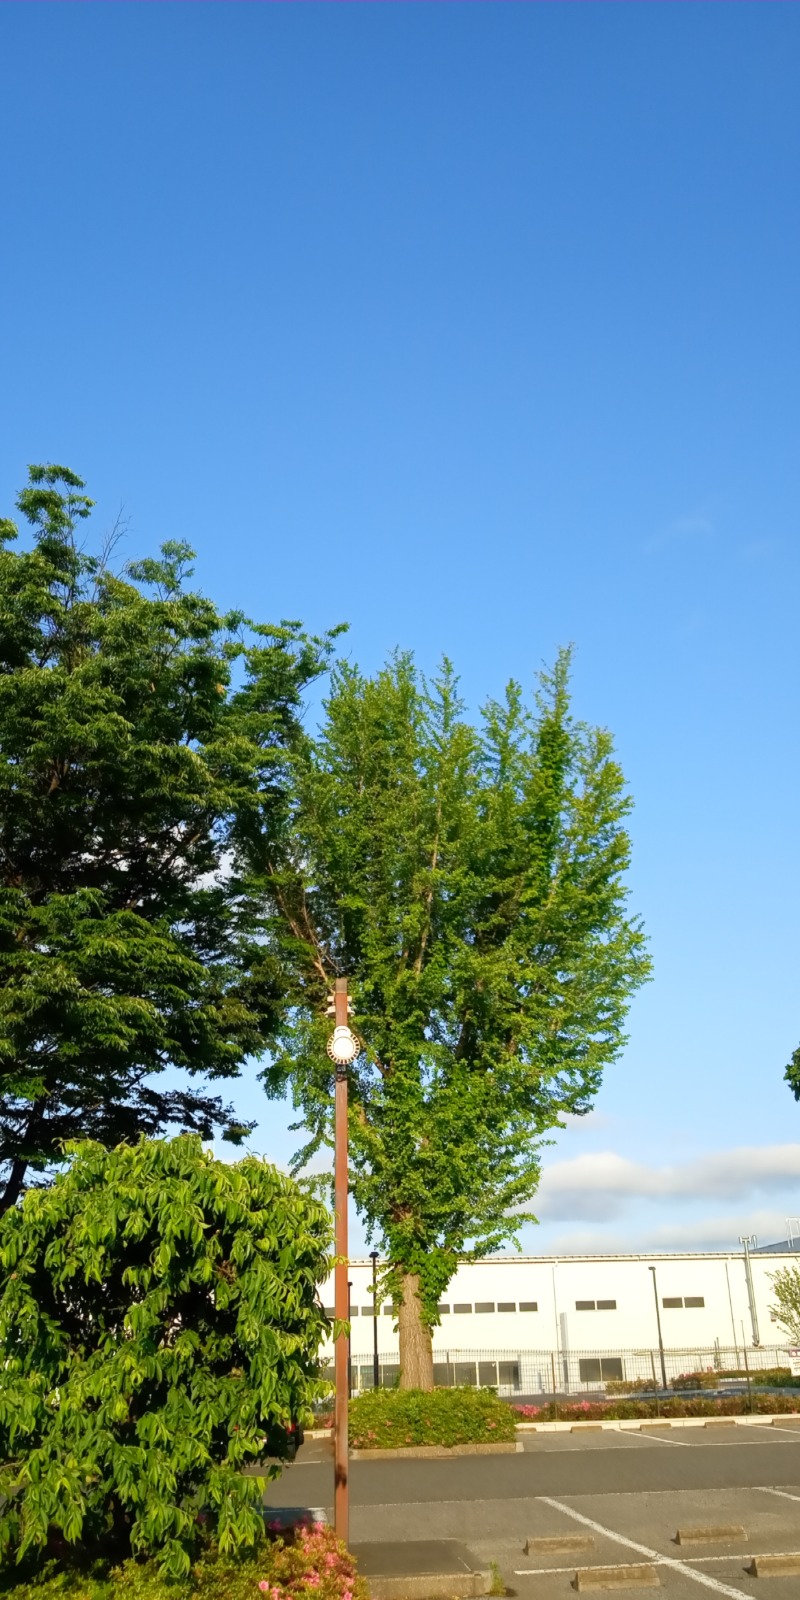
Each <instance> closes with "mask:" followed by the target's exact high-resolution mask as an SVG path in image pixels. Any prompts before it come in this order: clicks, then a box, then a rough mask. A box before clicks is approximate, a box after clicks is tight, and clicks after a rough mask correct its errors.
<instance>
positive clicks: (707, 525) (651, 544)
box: [643, 512, 715, 552]
mask: <svg viewBox="0 0 800 1600" xmlns="http://www.w3.org/2000/svg"><path fill="white" fill-rule="evenodd" d="M714 531H715V530H714V524H713V522H712V521H711V519H710V517H707V516H703V515H702V514H701V513H699V512H696V513H692V514H691V515H690V516H685V517H674V518H673V519H672V521H671V522H668V523H667V524H666V525H665V526H664V527H663V528H660V529H659V530H658V532H657V533H653V534H651V535H650V537H649V538H648V539H645V541H644V547H643V548H644V549H645V550H646V551H648V552H652V551H655V550H665V549H667V547H668V546H669V545H675V544H696V543H698V542H700V543H704V542H705V541H706V540H707V539H710V538H711V537H712V536H713V534H714Z"/></svg>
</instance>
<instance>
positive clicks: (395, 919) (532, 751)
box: [257, 654, 649, 1388]
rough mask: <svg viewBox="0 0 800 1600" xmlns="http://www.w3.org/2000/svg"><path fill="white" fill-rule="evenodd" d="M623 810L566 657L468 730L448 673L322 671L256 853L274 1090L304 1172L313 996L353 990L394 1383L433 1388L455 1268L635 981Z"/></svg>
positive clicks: (363, 1194)
mask: <svg viewBox="0 0 800 1600" xmlns="http://www.w3.org/2000/svg"><path fill="white" fill-rule="evenodd" d="M630 806H631V800H630V797H629V795H628V794H627V792H626V788H625V783H624V779H623V775H622V772H621V770H620V767H619V764H618V762H617V760H616V759H615V756H614V752H613V744H612V739H611V736H610V734H609V733H608V732H607V731H606V730H605V729H602V728H593V727H587V726H585V725H583V724H582V723H580V722H578V721H576V720H574V718H573V715H572V712H571V707H570V689H569V658H568V655H566V654H565V655H562V656H561V657H559V659H558V662H557V664H556V666H555V668H554V670H553V671H552V673H549V674H545V675H543V677H542V679H541V682H540V684H539V690H538V694H537V695H536V697H535V698H534V700H533V701H532V702H531V703H527V702H526V700H525V698H524V696H523V694H522V692H521V690H520V688H519V686H518V685H517V684H515V683H511V684H510V685H509V687H508V689H507V692H506V695H505V698H504V699H503V700H502V701H501V702H494V701H492V702H490V703H489V704H487V706H486V707H485V709H484V711H483V713H482V716H481V718H480V720H479V722H478V723H477V724H475V723H472V722H470V721H469V720H468V719H467V718H466V716H465V713H464V707H463V705H462V703H461V701H460V699H459V694H458V688H457V683H456V679H455V676H454V673H453V671H452V669H451V667H450V666H449V665H447V664H445V666H444V667H443V669H442V671H441V673H440V674H439V676H438V677H437V678H436V679H435V681H433V682H432V683H427V682H426V681H425V679H424V677H423V676H421V674H420V673H419V671H418V670H417V669H416V667H415V665H414V662H413V660H412V659H411V658H410V657H409V656H408V655H400V656H398V657H396V658H395V659H393V660H392V661H390V663H389V664H388V665H387V666H386V667H385V668H384V669H383V670H382V671H380V672H378V673H377V675H376V676H374V677H372V678H369V677H365V676H363V675H362V674H361V673H360V672H359V671H358V669H357V668H356V667H355V666H352V665H349V664H346V663H345V664H342V665H339V666H337V667H336V669H335V671H334V674H333V679H332V687H331V692H330V695H329V697H328V699H327V701H326V703H325V708H324V718H323V721H322V725H321V727H320V730H319V732H318V734H317V735H316V736H312V735H310V734H309V735H308V736H306V737H305V738H304V739H302V740H300V741H299V743H298V744H297V745H296V746H295V749H294V756H293V782H292V792H291V804H290V806H289V807H288V809H287V812H286V815H285V819H284V826H283V828H282V830H280V831H279V832H276V833H275V834H274V835H273V837H272V839H271V840H270V841H267V842H265V846H264V848H263V850H262V852H261V854H260V857H259V859H258V863H257V866H258V870H259V871H260V874H261V877H262V881H263V885H264V893H265V896H266V897H267V900H268V903H269V908H270V910H271V931H270V937H271V941H272V945H273V947H274V949H275V950H276V952H277V953H279V957H280V962H281V964H282V965H283V966H284V968H285V969H286V970H287V971H288V972H289V973H290V974H291V978H290V986H289V999H290V1001H291V1010H290V1013H289V1022H288V1025H287V1027H286V1028H285V1030H284V1032H283V1035H282V1039H281V1048H280V1049H279V1050H278V1052H277V1053H276V1054H275V1056H274V1058H273V1059H272V1060H271V1061H270V1063H269V1065H268V1067H267V1068H266V1070H265V1073H264V1081H265V1085H266V1088H267V1091H268V1093H270V1094H273V1095H277V1094H280V1093H283V1092H285V1089H286V1086H287V1084H290V1085H291V1088H292V1093H293V1096H294V1101H295V1104H296V1106H297V1108H298V1109H299V1111H300V1114H301V1119H302V1122H303V1123H304V1125H305V1127H306V1128H307V1130H308V1139H307V1142H306V1143H305V1145H304V1147H303V1149H302V1150H301V1151H300V1152H299V1153H298V1158H297V1159H298V1164H299V1165H302V1164H303V1163H305V1162H307V1161H308V1160H309V1159H310V1158H311V1157H312V1156H313V1154H314V1153H315V1152H316V1151H317V1150H319V1149H320V1147H322V1146H325V1145H330V1143H331V1138H332V1127H331V1118H332V1104H333V1096H332V1079H331V1066H330V1062H329V1061H328V1059H327V1056H326V1053H325V1039H326V1033H327V1030H328V1027H329V1024H328V1023H327V1022H326V1019H325V997H326V992H327V989H328V988H329V986H330V983H331V979H332V978H333V977H334V976H336V975H344V976H346V977H347V978H348V980H349V985H350V991H351V993H352V996H353V1001H354V1026H355V1028H356V1029H357V1031H358V1034H359V1036H360V1038H361V1041H362V1044H363V1050H362V1052H361V1054H360V1056H359V1058H358V1060H357V1061H356V1063H355V1064H354V1067H353V1069H352V1071H351V1074H350V1149H351V1160H352V1170H351V1180H352V1190H353V1194H354V1196H355V1200H356V1204H357V1206H358V1208H359V1210H360V1212H361V1213H362V1215H363V1216H364V1218H365V1219H366V1224H367V1229H368V1231H369V1234H370V1237H371V1238H373V1239H375V1240H376V1241H378V1242H379V1244H380V1246H381V1247H382V1248H383V1250H384V1251H385V1253H386V1255H387V1258H388V1263H389V1267H388V1273H387V1276H386V1278H385V1281H384V1284H383V1292H384V1293H387V1294H391V1296H392V1297H393V1299H394V1300H395V1302H396V1305H397V1312H398V1319H399V1336H400V1360H401V1369H402V1378H401V1382H402V1383H403V1384H404V1385H406V1386H409V1387H422V1388H427V1387H430V1386H431V1384H432V1382H433V1366H432V1344H431V1330H432V1329H433V1327H434V1326H435V1325H436V1324H437V1322H438V1318H439V1312H438V1305H439V1302H440V1300H441V1296H442V1295H443V1293H444V1290H445V1289H446V1286H447V1284H448V1282H449V1281H450V1278H451V1277H452V1275H453V1273H454V1271H455V1269H456V1266H457V1265H458V1263H459V1261H461V1260H463V1259H465V1258H469V1257H475V1256H477V1255H482V1254H485V1253H487V1252H490V1251H493V1250H495V1249H497V1248H498V1247H499V1246H501V1245H502V1244H503V1243H505V1242H507V1241H509V1240H511V1239H513V1238H514V1236H515V1235H516V1233H517V1231H518V1229H519V1227H520V1224H521V1223H522V1222H523V1221H524V1220H526V1218H527V1217H528V1216H529V1215H530V1213H529V1211H528V1207H529V1204H530V1201H531V1198H532V1196H533V1195H534V1193H535V1190H536V1187H537V1183H538V1179H539V1172H540V1149H541V1143H542V1139H543V1136H544V1135H545V1134H546V1133H547V1131H548V1130H549V1129H553V1128H557V1127H559V1126H560V1125H562V1119H563V1118H564V1116H565V1115H566V1114H567V1113H570V1114H581V1113H583V1112H585V1111H586V1110H587V1109H588V1108H589V1107H590V1105H591V1104H592V1100H593V1097H594V1096H595V1094H596V1092H597V1089H598V1087H599V1084H600V1081H601V1076H602V1072H603V1069H604V1068H605V1067H606V1066H607V1065H608V1064H609V1063H610V1062H612V1061H613V1060H614V1058H615V1057H616V1056H617V1055H618V1053H619V1051H620V1049H621V1048H622V1045H623V1043H624V1041H625V1034H624V1023H625V1016H626V1012H627V1009H628V1005H629V1002H630V998H631V996H632V994H633V993H634V991H635V990H636V988H637V987H638V986H639V985H640V984H641V983H643V982H644V980H645V979H646V978H647V976H648V973H649V959H648V955H647V950H646V941H645V936H644V933H643V930H642V927H641V925H640V922H639V920H638V919H637V918H636V917H635V916H631V915H630V914H629V913H628V910H627V905H626V899H627V891H626V884H625V874H626V869H627V867H628V862H629V856H630V841H629V837H628V833H627V829H626V818H627V815H628V812H629V810H630Z"/></svg>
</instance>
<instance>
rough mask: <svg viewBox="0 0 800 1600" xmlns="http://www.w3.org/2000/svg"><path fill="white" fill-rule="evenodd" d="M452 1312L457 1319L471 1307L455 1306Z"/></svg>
mask: <svg viewBox="0 0 800 1600" xmlns="http://www.w3.org/2000/svg"><path fill="white" fill-rule="evenodd" d="M453 1310H454V1312H455V1314H456V1316H457V1317H458V1316H463V1315H464V1313H465V1312H470V1311H471V1310H472V1306H465V1305H460V1306H459V1305H455V1306H453ZM473 1382H474V1379H473Z"/></svg>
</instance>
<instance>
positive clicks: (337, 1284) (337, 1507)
mask: <svg viewBox="0 0 800 1600" xmlns="http://www.w3.org/2000/svg"><path fill="white" fill-rule="evenodd" d="M333 1003H334V1022H335V1025H336V1026H337V1027H340V1026H341V1027H347V1025H348V1016H347V979H346V978H337V979H336V986H335V989H334V997H333ZM335 1110H336V1130H335V1146H336V1153H335V1207H336V1267H335V1269H334V1272H335V1276H334V1312H335V1316H336V1321H337V1322H338V1323H343V1322H346V1321H347V1319H348V1317H349V1315H350V1305H349V1299H350V1294H349V1289H348V1283H347V1272H348V1265H349V1263H348V1243H347V1192H348V1182H347V1069H346V1068H345V1067H337V1069H336V1107H335ZM349 1354H350V1340H349V1338H348V1336H347V1334H346V1333H342V1332H340V1333H339V1336H338V1338H337V1340H336V1349H335V1377H336V1400H335V1407H334V1435H333V1437H334V1443H333V1452H334V1468H333V1471H334V1480H333V1521H334V1527H335V1529H336V1537H337V1539H342V1540H343V1541H344V1543H345V1544H347V1543H348V1540H349V1537H350V1489H349V1484H348V1441H347V1401H348V1387H349V1385H348V1358H349Z"/></svg>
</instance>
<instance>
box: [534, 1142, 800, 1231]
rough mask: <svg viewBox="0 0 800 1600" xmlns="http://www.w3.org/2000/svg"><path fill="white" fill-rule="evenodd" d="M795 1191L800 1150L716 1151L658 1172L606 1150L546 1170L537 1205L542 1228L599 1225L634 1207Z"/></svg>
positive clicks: (799, 1182)
mask: <svg viewBox="0 0 800 1600" xmlns="http://www.w3.org/2000/svg"><path fill="white" fill-rule="evenodd" d="M795 1187H796V1188H797V1190H798V1194H800V1144H781V1145H755V1146H744V1147H742V1148H740V1149H734V1150H717V1151H713V1152H711V1153H709V1154H708V1155H705V1156H699V1157H696V1158H695V1159H694V1160H692V1161H685V1162H680V1163H676V1164H675V1165H671V1166H660V1167H655V1166H647V1165H645V1163H644V1162H639V1161H630V1160H628V1159H627V1158H626V1157H625V1156H620V1155H617V1154H616V1152H614V1151H613V1150H603V1151H598V1152H596V1153H593V1154H589V1155H581V1156H575V1157H574V1158H573V1159H572V1160H569V1161H557V1162H554V1163H553V1164H552V1166H546V1167H545V1169H544V1172H543V1174H542V1182H541V1185H540V1187H539V1191H538V1193H537V1196H536V1202H535V1204H536V1212H537V1215H538V1216H539V1218H540V1220H541V1221H542V1222H544V1221H547V1222H556V1221H557V1222H561V1221H572V1220H576V1221H577V1220H584V1219H585V1220H586V1221H595V1222H596V1221H597V1220H607V1219H611V1218H614V1217H618V1216H621V1215H622V1214H623V1213H624V1212H625V1210H626V1209H627V1207H628V1206H629V1205H630V1204H631V1202H633V1201H641V1200H651V1201H663V1200H673V1201H680V1202H690V1201H698V1200H709V1199H714V1200H720V1199H725V1200H733V1201H742V1200H746V1199H747V1198H748V1197H749V1196H751V1195H758V1194H763V1193H769V1192H770V1191H772V1192H776V1191H780V1190H786V1189H787V1188H789V1189H793V1188H795ZM673 1231H674V1230H673Z"/></svg>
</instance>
